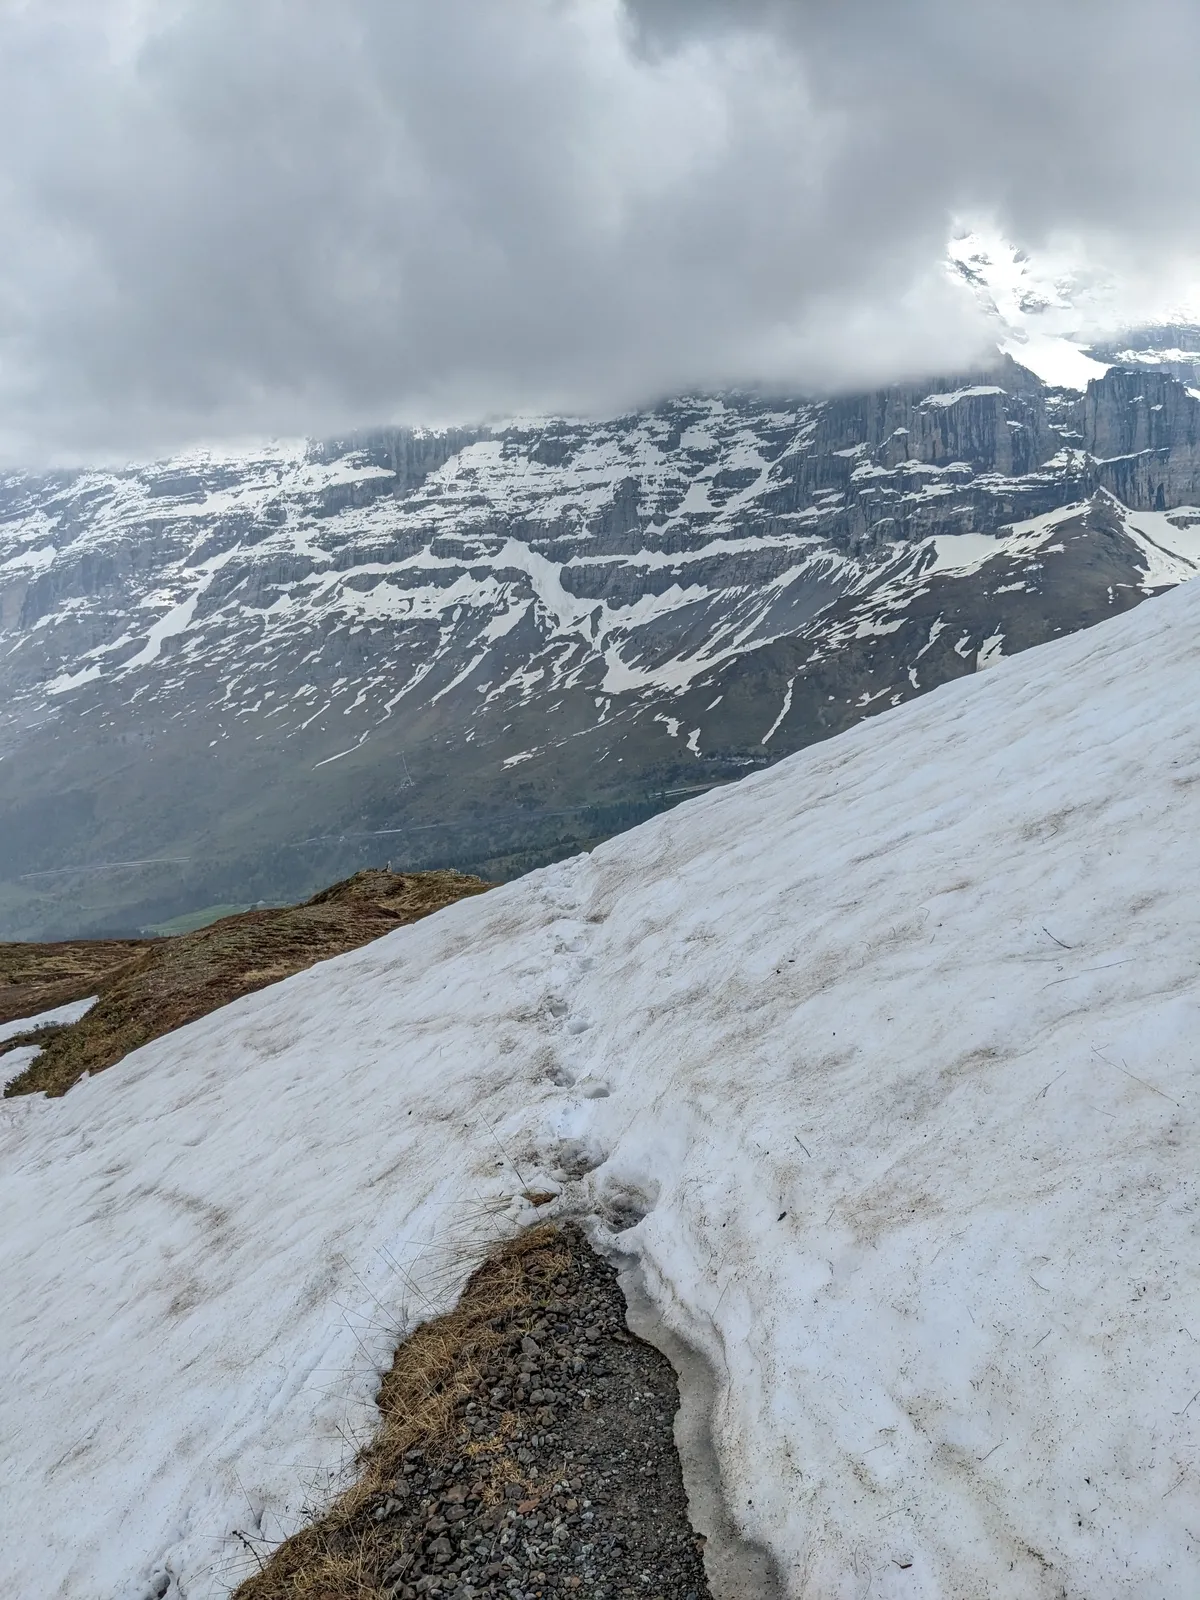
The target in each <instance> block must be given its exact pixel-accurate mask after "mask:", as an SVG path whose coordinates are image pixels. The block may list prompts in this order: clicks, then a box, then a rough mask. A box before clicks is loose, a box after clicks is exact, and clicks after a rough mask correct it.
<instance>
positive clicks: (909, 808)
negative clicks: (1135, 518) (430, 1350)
mask: <svg viewBox="0 0 1200 1600" xmlns="http://www.w3.org/2000/svg"><path fill="white" fill-rule="evenodd" d="M1198 624H1200V586H1193V585H1186V586H1184V587H1183V588H1181V589H1178V590H1176V591H1174V592H1173V593H1171V594H1169V595H1167V596H1165V597H1163V598H1161V599H1158V600H1156V601H1154V602H1152V603H1150V604H1147V605H1145V606H1142V607H1139V608H1138V609H1137V610H1136V611H1134V612H1132V613H1129V614H1126V615H1125V616H1122V617H1120V618H1118V619H1115V620H1113V621H1111V622H1108V623H1105V624H1103V625H1101V626H1100V627H1097V628H1095V629H1092V630H1090V631H1089V632H1087V633H1084V634H1080V635H1076V636H1074V637H1071V638H1069V639H1065V640H1063V641H1061V642H1058V643H1055V644H1053V645H1049V646H1044V647H1042V648H1041V649H1039V650H1036V651H1032V652H1029V653H1027V654H1025V655H1022V656H1020V657H1017V658H1015V659H1012V660H1006V661H1001V662H999V663H998V664H997V665H996V666H995V667H993V668H992V669H991V670H989V671H988V672H987V673H986V674H982V675H979V676H977V677H974V678H970V679H965V680H962V681H960V682H958V683H955V684H953V685H950V686H948V687H945V688H942V689H940V690H937V691H935V692H934V693H933V694H931V695H929V696H927V697H925V698H923V699H921V700H919V701H916V702H913V703H911V704H909V705H907V706H905V707H902V708H900V709H899V710H897V711H895V712H892V713H890V714H888V715H887V716H884V717H880V718H878V719H875V720H873V721H870V722H867V723H864V724H862V725H860V726H858V727H856V728H855V729H853V730H852V731H851V732H849V733H847V734H844V735H842V736H841V737H839V738H837V739H834V740H831V741H830V742H828V743H827V744H824V745H820V746H817V747H815V748H812V749H809V750H806V751H804V752H802V753H800V754H799V755H796V756H793V757H791V758H790V759H788V760H786V761H783V762H781V763H779V764H778V765H777V766H775V767H774V768H772V769H770V770H769V771H767V772H765V773H762V774H759V775H757V776H755V777H752V778H749V779H747V780H745V781H744V782H742V783H740V784H738V785H737V786H735V787H732V788H730V789H727V790H724V791H721V792H714V793H710V794H708V795H706V796H703V797H702V798H700V799H697V800H695V801H692V802H690V803H689V804H687V805H686V806H683V807H681V808H680V809H679V810H677V811H674V812H672V813H669V814H667V815H664V816H662V817H659V818H657V819H655V820H653V821H652V822H650V823H647V824H645V825H644V826H643V827H641V828H639V829H636V830H634V831H633V832H632V833H629V834H626V835H624V836H622V837H620V838H618V839H614V840H612V841H610V842H609V843H608V844H606V845H604V846H602V847H601V848H600V849H598V850H597V851H595V852H594V853H593V854H592V855H591V856H589V857H581V858H578V859H576V860H574V861H570V862H566V863H563V864H561V865H560V866H558V867H555V868H551V869H548V870H546V871H544V872H540V873H537V874H534V875H532V876H531V877H529V878H526V879H523V880H521V881H519V882H517V883H514V884H510V885H508V886H506V887H504V888H501V889H498V890H495V891H493V892H492V893H491V894H489V895H488V896H486V897H485V898H484V899H482V900H477V901H467V902H463V903H461V904H459V905H457V906H454V907H451V908H450V909H449V910H447V911H445V912H442V913H439V915H438V916H437V917H436V918H434V919H432V920H431V921H428V922H425V923H420V924H417V925H415V926H413V927H410V928H406V929H401V930H399V931H397V932H396V933H394V934H392V935H390V936H389V937H388V938H386V939H383V940H380V941H378V942H377V943H375V944H372V945H369V946H367V947H365V948H364V949H361V950H359V951H356V952H354V953H352V954H350V955H347V956H344V957H341V958H339V959H338V960H335V961H331V962H327V963H324V964H322V965H321V966H318V967H316V968H314V969H312V970H311V971H309V972H307V973H303V974H301V975H299V976H297V977H295V978H292V979H290V980H288V981H287V982H285V983H282V984H279V985H277V986H275V987H273V988H270V989H268V990H265V991H263V992H261V993H259V994H257V995H254V996H250V997H248V998H247V999H246V1000H243V1001H240V1002H238V1003H237V1004H236V1005H233V1006H230V1007H228V1008H226V1009H225V1010H223V1011H220V1012H218V1013H216V1014H214V1015H212V1016H210V1017H207V1018H205V1019H203V1020H202V1021H200V1022H198V1023H195V1024H193V1025H191V1026H190V1027H188V1028H186V1029H183V1030H181V1031H180V1032H178V1033H176V1034H174V1035H171V1036H168V1037H167V1038H164V1039H161V1040H159V1041H156V1042H155V1043H153V1044H151V1045H149V1046H147V1047H146V1048H144V1049H142V1050H140V1051H138V1052H136V1053H135V1054H134V1055H132V1056H131V1057H129V1058H128V1059H127V1060H126V1061H125V1062H123V1063H122V1064H121V1065H119V1066H118V1067H116V1068H113V1069H112V1070H110V1071H109V1072H107V1073H105V1074H102V1075H101V1076H99V1077H98V1078H96V1079H93V1080H90V1081H87V1082H85V1083H83V1084H81V1085H80V1086H79V1087H78V1088H76V1089H74V1090H72V1091H71V1093H70V1094H69V1095H68V1096H67V1097H66V1098H65V1099H62V1100H57V1101H45V1100H42V1099H40V1098H33V1099H26V1100H19V1101H12V1102H7V1103H5V1104H4V1106H3V1109H2V1112H0V1117H2V1121H0V1204H2V1205H3V1211H4V1215H5V1216H6V1217H7V1218H11V1219H17V1222H16V1225H13V1224H12V1223H10V1224H9V1226H7V1227H6V1228H5V1229H4V1230H3V1231H2V1233H0V1280H2V1281H3V1283H4V1285H5V1293H4V1297H3V1306H4V1312H3V1324H2V1327H0V1335H2V1337H0V1351H2V1352H3V1356H2V1360H3V1364H4V1367H3V1376H2V1379H0V1440H2V1441H3V1444H4V1452H3V1466H2V1467H0V1471H2V1473H3V1477H2V1479H0V1588H2V1589H3V1591H4V1592H5V1593H6V1594H11V1595H13V1596H17V1597H22V1600H23V1597H29V1600H34V1597H37V1600H46V1597H50V1596H64V1597H65V1596H70V1597H71V1600H101V1597H104V1600H108V1597H110V1596H113V1595H119V1596H122V1597H125V1600H134V1597H141V1596H145V1595H149V1594H155V1593H160V1594H162V1593H165V1594H166V1595H168V1596H170V1597H186V1600H200V1597H209V1596H216V1595H220V1594H222V1593H224V1592H226V1588H227V1586H228V1585H230V1584H232V1583H233V1582H235V1581H236V1580H237V1579H238V1578H239V1577H240V1576H242V1575H243V1574H244V1573H245V1572H246V1571H247V1570H248V1568H249V1565H250V1564H251V1563H250V1560H249V1557H247V1556H246V1555H245V1552H244V1550H242V1549H241V1547H240V1546H239V1545H238V1544H237V1541H236V1539H235V1538H234V1536H233V1532H232V1530H233V1529H235V1528H236V1529H240V1530H242V1531H243V1532H245V1533H247V1534H249V1535H251V1536H256V1535H258V1534H259V1533H261V1534H262V1535H263V1536H264V1537H265V1538H266V1539H267V1540H275V1539H277V1538H279V1537H280V1536H282V1535H283V1534H284V1533H286V1532H287V1531H290V1529H291V1528H292V1527H294V1526H295V1525H296V1523H297V1521H298V1519H299V1518H300V1516H301V1515H302V1514H303V1508H304V1503H305V1501H306V1499H307V1498H311V1497H313V1496H315V1495H319V1494H320V1493H321V1492H322V1490H323V1489H324V1488H325V1487H326V1486H328V1485H330V1484H332V1483H335V1482H336V1481H338V1475H339V1473H340V1472H341V1470H342V1469H343V1467H344V1465H345V1462H346V1459H347V1453H348V1446H347V1441H353V1440H354V1439H361V1438H362V1437H364V1436H365V1435H366V1433H367V1432H368V1431H369V1429H370V1427H371V1423H372V1397H373V1392H374V1387H375V1384H376V1382H377V1375H378V1373H379V1371H380V1370H381V1369H382V1368H384V1367H385V1366H386V1365H387V1363H388V1361H389V1360H390V1354H391V1348H392V1344H393V1342H394V1337H395V1330H396V1329H397V1327H399V1326H401V1325H403V1323H404V1321H405V1318H406V1317H412V1316H419V1315H425V1314H427V1313H428V1312H429V1311H430V1310H431V1309H433V1308H435V1307H436V1306H440V1305H443V1304H445V1303H447V1302H448V1300H449V1299H450V1298H452V1296H453V1293H454V1292H455V1290H456V1287H457V1285H458V1284H460V1283H461V1281H462V1279H463V1278H464V1277H465V1275H466V1273H467V1271H468V1270H469V1268H470V1266H471V1265H472V1264H473V1261H474V1260H475V1259H477V1258H478V1254H479V1252H481V1251H482V1250H483V1249H484V1248H485V1246H486V1243H487V1241H488V1239H489V1238H491V1237H494V1236H495V1233H496V1230H497V1228H498V1227H499V1226H501V1225H503V1224H504V1223H505V1222H506V1221H507V1220H508V1219H512V1220H518V1219H520V1218H522V1217H524V1216H527V1215H529V1209H528V1207H527V1206H526V1205H525V1204H524V1202H523V1201H522V1200H521V1199H520V1191H521V1190H522V1189H524V1188H525V1187H526V1186H527V1185H529V1186H532V1185H534V1184H537V1185H538V1186H541V1185H542V1184H543V1183H547V1182H548V1183H549V1184H550V1185H551V1186H555V1185H560V1186H561V1187H562V1189H563V1192H564V1204H565V1205H567V1206H570V1207H575V1208H580V1209H582V1210H584V1211H586V1212H591V1213H593V1214H595V1216H596V1217H597V1219H598V1220H597V1223H596V1229H597V1237H598V1239H599V1240H600V1241H601V1242H602V1243H603V1242H605V1241H608V1242H610V1243H613V1244H618V1245H619V1246H620V1248H621V1249H622V1250H624V1251H632V1252H635V1253H636V1254H637V1256H638V1257H639V1260H640V1263H641V1266H642V1269H643V1272H644V1275H645V1278H646V1281H647V1284H648V1287H649V1289H650V1291H651V1293H652V1295H653V1297H654V1299H655V1300H656V1302H657V1304H658V1306H659V1308H660V1310H661V1312H662V1314H663V1316H664V1317H665V1318H666V1320H667V1322H668V1323H669V1324H670V1326H671V1327H672V1328H673V1329H674V1330H675V1331H676V1332H677V1333H679V1334H680V1335H682V1336H683V1337H684V1338H685V1339H687V1340H688V1341H689V1342H691V1343H692V1344H693V1345H694V1346H696V1347H697V1348H698V1349H700V1350H701V1351H703V1352H704V1353H705V1354H706V1356H707V1357H708V1359H709V1361H710V1363H711V1365H712V1367H713V1369H714V1372H715V1375H716V1379H717V1404H716V1410H715V1414H714V1418H713V1428H714V1438H715V1444H716V1448H717V1452H718V1456H719V1459H720V1462H721V1465H722V1469H723V1472H724V1475H725V1482H726V1489H727V1494H728V1498H729V1501H730V1504H731V1508H732V1510H733V1513H734V1515H735V1516H736V1517H737V1518H738V1519H739V1521H740V1522H741V1524H742V1526H743V1527H744V1529H745V1530H746V1531H747V1532H748V1533H749V1534H750V1535H751V1536H752V1537H754V1538H756V1539H759V1540H762V1541H763V1542H765V1543H767V1544H768V1545H770V1547H771V1548H772V1549H773V1551H774V1552H775V1554H776V1557H777V1558H778V1560H779V1563H780V1566H781V1569H782V1571H783V1574H784V1577H785V1581H786V1585H787V1587H788V1591H789V1593H790V1594H792V1595H793V1596H797V1597H799V1596H804V1597H807V1600H818V1597H819V1600H851V1597H853V1600H862V1597H865V1596H867V1595H868V1594H869V1595H870V1596H871V1597H872V1600H880V1597H882V1600H897V1597H904V1600H935V1597H937V1600H976V1597H985V1596H986V1597H1002V1600H1010V1597H1011V1600H1025V1597H1031V1600H1032V1597H1039V1600H1040V1597H1047V1600H1048V1597H1050V1596H1060V1595H1063V1594H1066V1595H1069V1596H1073V1597H1074V1596H1080V1597H1083V1596H1086V1597H1087V1600H1115V1597H1118V1596H1121V1597H1126V1596H1128V1597H1130V1600H1132V1597H1134V1596H1136V1597H1138V1600H1144V1597H1159V1600H1184V1597H1191V1596H1193V1595H1194V1594H1195V1593H1196V1573H1197V1562H1198V1557H1200V1551H1198V1548H1197V1545H1198V1537H1197V1536H1198V1535H1200V1471H1198V1467H1200V1267H1198V1264H1197V1250H1196V1233H1197V1223H1198V1221H1200V1210H1198V1207H1197V1200H1198V1184H1200V1178H1198V1173H1200V1163H1198V1160H1197V1157H1198V1155H1200V1132H1198V1130H1197V1123H1196V1113H1197V1108H1198V1106H1200V1095H1198V1094H1197V1065H1198V1062H1197V1055H1198V1046H1197V1040H1198V1039H1200V1003H1198V989H1197V980H1198V975H1200V966H1198V962H1200V938H1198V937H1197V935H1198V933H1200V852H1198V851H1197V850H1196V848H1195V844H1194V841H1195V839H1196V837H1197V832H1198V829H1200V731H1198V729H1197V725H1196V719H1195V711H1194V708H1195V703H1196V688H1197V682H1198V677H1200V674H1198V668H1200V642H1198V641H1200V627H1198ZM639 1219H640V1220H639ZM613 1227H619V1228H620V1229H621V1231H620V1232H619V1233H613V1232H611V1231H610V1229H611V1228H613Z"/></svg>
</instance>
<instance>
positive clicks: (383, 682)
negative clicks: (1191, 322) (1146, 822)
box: [0, 360, 1200, 937]
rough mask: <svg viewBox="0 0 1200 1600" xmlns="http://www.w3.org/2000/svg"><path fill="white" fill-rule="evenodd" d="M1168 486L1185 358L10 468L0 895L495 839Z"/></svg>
mask: <svg viewBox="0 0 1200 1600" xmlns="http://www.w3.org/2000/svg"><path fill="white" fill-rule="evenodd" d="M1114 496H1115V497H1116V499H1117V500H1118V501H1119V502H1120V504H1114V503H1113V498H1112V497H1114ZM1198 504H1200V401H1197V400H1196V399H1195V398H1194V397H1193V396H1192V395H1191V393H1190V392H1189V391H1188V390H1187V388H1186V387H1185V386H1184V385H1182V384H1180V383H1179V382H1178V381H1177V380H1175V379H1174V378H1172V377H1171V376H1170V375H1169V374H1167V373H1164V372H1161V371H1152V370H1149V369H1145V370H1144V369H1142V368H1132V367H1131V368H1114V369H1113V370H1111V371H1109V372H1107V373H1106V374H1105V375H1104V376H1103V377H1102V378H1100V379H1098V380H1096V381H1094V382H1092V383H1091V384H1089V386H1088V389H1087V391H1086V393H1084V394H1081V395H1077V394H1073V393H1069V392H1067V391H1064V390H1055V389H1050V388H1047V387H1046V386H1045V385H1044V384H1043V383H1042V382H1041V381H1040V380H1039V379H1037V378H1036V377H1034V376H1033V375H1032V374H1031V373H1030V372H1028V371H1027V370H1025V369H1023V368H1021V367H1019V366H1017V365H1016V364H1015V363H1013V362H1012V361H1011V360H1004V361H1002V362H1001V363H1000V364H999V365H998V366H997V367H996V368H994V369H993V370H990V371H985V372H977V373H966V374H960V375H958V376H950V377H942V378H937V379H932V380H929V381H928V382H926V383H923V384H913V385H908V386H899V387H896V388H893V389H889V390H885V391H881V392H879V393H877V394H874V395H861V396H856V397H844V398H840V399H836V400H829V401H824V402H820V403H816V402H812V401H796V400H793V401H784V400H774V399H765V398H761V397H753V396H744V395H743V396H736V395H730V396H724V397H697V398H692V399H683V400H678V401H675V402H672V403H669V404H664V405H662V406H660V407H658V408H656V409H654V410H651V411H648V412H645V413H639V414H635V415H631V416H627V417H622V418H617V419H612V420H609V421H604V422H582V421H562V420H560V421H549V422H547V421H541V422H537V423H532V422H520V421H518V422H514V423H512V424H510V425H508V426H506V427H503V428H498V429H495V430H492V431H490V432H486V433H474V434H471V433H453V432H449V433H441V434H409V433H403V432H398V431H395V430H393V431H391V432H386V433H380V434H376V435H369V436H364V437H361V438H356V439H349V440H341V441H332V442H330V443H327V444H325V445H320V446H311V447H309V446H302V445H301V446H295V447H291V446H286V447H285V446H276V447H271V448H270V449H266V450H263V451H260V452H258V453H251V454H246V455H242V456H237V457H229V458H226V459H218V458H216V457H211V456H196V457H194V458H188V459H185V460H179V461H174V462H166V463H160V464H159V465H157V466H154V467H146V468H131V469H129V470H127V471H125V472H119V473H104V472H88V473H82V474H63V475H59V476H55V477H50V478H46V477H40V478H38V477H30V476H27V475H10V476H8V477H7V478H5V479H4V480H3V481H2V482H0V689H2V690H3V693H2V695H0V814H3V816H4V819H5V827H4V829H3V830H2V831H0V928H4V929H5V930H6V931H8V932H9V933H10V934H12V935H19V936H22V937H33V936H35V935H36V936H39V937H50V936H64V935H68V934H70V935H78V934H81V933H85V932H89V931H97V930H102V929H109V930H113V931H116V930H120V931H136V930H137V929H138V928H140V927H146V926H153V925H155V924H157V923H160V922H162V921H164V920H166V919H169V918H171V917H174V916H175V915H177V914H178V913H179V912H181V911H191V910H195V909H198V908H200V907H204V906H208V905H222V904H229V903H237V904H244V903H247V902H250V901H256V900H279V899H287V898H296V897H298V896H300V895H302V894H304V893H309V892H311V891H312V890H313V889H314V888H316V887H317V886H318V885H319V884H320V883H322V882H328V881H330V879H332V878H334V877H338V876H343V875H345V874H346V873H348V872H349V871H351V870H352V869H353V868H355V867H357V866H360V865H362V864H363V863H364V861H375V862H378V863H380V864H381V863H382V862H383V861H384V860H386V859H388V858H389V857H392V858H394V859H395V860H396V861H397V862H398V863H400V864H403V865H404V866H406V867H410V868H412V867H420V866H427V865H434V864H440V863H447V862H449V863H453V864H458V865H461V866H464V867H475V868H478V869H480V870H481V871H483V872H484V873H485V874H486V875H491V876H505V875H511V874H512V873H513V872H514V871H518V870H521V868H523V867H525V866H528V865H529V864H531V862H535V861H537V860H539V859H546V858H548V857H553V856H555V855H561V854H563V853H564V852H566V851H569V850H570V849H571V848H573V847H577V846H578V845H579V844H580V843H585V842H589V841H592V840H594V839H596V838H597V837H600V836H604V835H606V834H608V833H611V832H613V831H615V830H616V829H617V828H619V827H621V826H626V825H628V824H629V823H630V822H634V821H637V820H639V819H640V818H642V817H644V816H646V815H648V814H650V813H651V812H653V811H655V810H658V809H661V808H662V807H663V806H664V805H669V804H671V803H673V801H674V800H675V799H677V798H678V796H679V794H681V793H687V792H689V791H692V790H695V789H697V788H703V787H706V786H710V785H712V784H714V783H719V782H724V781H728V780H729V779H730V778H732V777H736V776H738V775H740V774H741V773H743V772H745V771H746V770H747V769H749V768H751V767H754V766H761V765H765V764H767V763H768V762H769V761H770V760H772V759H775V758H776V757H778V756H779V755H781V754H786V753H787V752H788V751H790V750H794V749H797V748H800V747H802V746H803V745H805V744H808V743H810V742H812V740H814V739H817V738H821V737H824V736H826V735H828V734H829V733H832V732H836V731H838V730H839V729H840V728H843V727H846V726H849V725H850V724H851V723H853V722H854V721H856V720H858V719H859V718H861V717H862V716H863V715H868V714H871V713H873V712H874V711H876V710H878V709H881V708H882V707H884V706H887V705H890V704H895V703H898V702H899V701H901V700H904V699H907V698H909V697H911V696H912V695H913V694H916V693H919V692H922V691H923V690H925V689H927V688H929V687H931V686H933V685H935V684H936V683H939V682H942V681H944V680H945V679H946V678H947V677H954V676H958V675H960V674H961V673H963V672H966V671H971V670H975V668H976V667H977V666H978V665H980V664H981V663H982V664H986V663H987V662H990V661H992V660H994V659H996V657H997V655H998V654H1000V653H1011V652H1012V651H1013V650H1015V649H1019V648H1024V647H1025V646H1027V645H1029V644H1034V643H1039V642H1041V641H1042V640H1045V639H1047V638H1052V637H1054V636H1056V635H1057V634H1059V633H1065V632H1070V631H1073V630H1074V629H1075V628H1078V627H1080V626H1085V625H1087V624H1089V623H1090V622H1093V621H1095V620H1097V619H1098V618H1099V617H1101V616H1105V615H1111V614H1113V613H1114V612H1116V611H1120V610H1122V609H1124V608H1126V607H1127V606H1129V605H1131V604H1133V603H1136V602H1137V601H1139V600H1140V599H1142V598H1143V597H1144V596H1145V595H1146V594H1148V593H1152V592H1155V591H1156V590H1157V589H1160V588H1162V587H1165V586H1169V585H1171V584H1173V583H1175V582H1178V581H1180V580H1181V579H1182V578H1185V577H1189V576H1191V575H1192V574H1193V573H1194V572H1195V571H1196V570H1197V567H1198V566H1200V512H1196V511H1193V510H1192V509H1190V508H1192V507H1194V506H1196V505H1198ZM1122 506H1124V507H1125V508H1126V510H1124V511H1123V510H1122ZM1058 512H1062V513H1064V518H1063V519H1059V518H1058V517H1052V516H1051V513H1058ZM1066 513H1069V514H1070V515H1069V516H1066ZM1048 518H1049V520H1047V519H1048ZM1063 530H1065V531H1063Z"/></svg>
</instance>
